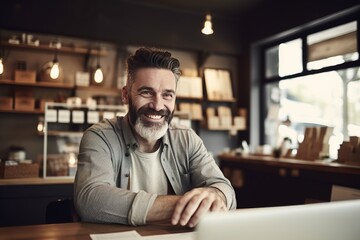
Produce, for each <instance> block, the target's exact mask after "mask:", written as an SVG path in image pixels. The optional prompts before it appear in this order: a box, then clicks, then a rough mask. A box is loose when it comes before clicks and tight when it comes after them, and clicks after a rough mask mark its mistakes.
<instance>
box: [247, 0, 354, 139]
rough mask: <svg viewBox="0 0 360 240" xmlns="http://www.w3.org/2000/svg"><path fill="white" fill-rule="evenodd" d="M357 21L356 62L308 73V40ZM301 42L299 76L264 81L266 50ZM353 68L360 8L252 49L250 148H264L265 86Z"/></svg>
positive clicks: (310, 24) (276, 36)
mask: <svg viewBox="0 0 360 240" xmlns="http://www.w3.org/2000/svg"><path fill="white" fill-rule="evenodd" d="M353 21H356V25H357V31H356V34H357V35H356V36H357V51H358V54H359V58H358V59H357V60H355V61H351V62H344V63H342V64H338V65H333V66H328V67H324V68H321V69H315V70H308V69H307V59H308V48H307V36H308V35H311V34H314V33H317V32H321V31H323V30H326V29H330V28H333V27H336V26H339V25H342V24H346V23H349V22H353ZM298 38H300V39H301V40H302V50H303V51H302V68H303V70H302V71H301V72H300V73H296V74H292V75H287V76H283V77H280V76H276V77H271V78H266V74H265V71H266V66H265V57H266V56H265V55H266V54H265V53H266V50H267V49H269V48H271V47H274V46H278V45H279V44H281V43H284V42H288V41H292V40H295V39H298ZM352 67H360V5H359V6H356V7H353V8H350V9H347V10H344V11H341V12H338V13H336V14H333V15H330V16H328V17H324V18H322V19H319V20H316V21H313V22H311V23H308V24H305V25H302V26H299V27H297V28H294V29H291V30H288V31H286V32H283V33H280V34H277V35H274V36H272V37H269V38H267V39H264V40H261V41H258V42H256V43H253V44H252V45H251V84H250V93H251V94H250V109H251V111H250V126H251V127H250V142H251V145H252V146H258V145H263V144H265V126H264V122H265V118H266V98H265V96H266V92H265V90H266V85H267V84H270V83H276V82H279V81H281V80H286V79H291V78H296V77H301V76H307V75H313V74H318V73H323V72H329V71H336V70H341V69H347V68H352Z"/></svg>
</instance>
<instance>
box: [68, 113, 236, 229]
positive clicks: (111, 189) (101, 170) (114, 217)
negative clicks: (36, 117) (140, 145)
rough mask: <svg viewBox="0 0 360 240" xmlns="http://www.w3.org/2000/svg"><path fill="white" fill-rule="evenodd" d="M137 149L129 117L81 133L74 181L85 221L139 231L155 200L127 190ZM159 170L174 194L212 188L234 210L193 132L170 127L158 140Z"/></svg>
mask: <svg viewBox="0 0 360 240" xmlns="http://www.w3.org/2000/svg"><path fill="white" fill-rule="evenodd" d="M136 147H137V143H136V140H135V137H134V135H133V134H132V131H131V129H130V125H129V122H128V117H127V116H125V117H116V118H113V119H111V120H109V119H106V120H103V121H102V122H100V123H98V124H94V125H93V126H91V127H90V128H89V129H88V130H86V131H85V133H84V136H83V138H82V140H81V143H80V150H79V156H78V169H77V173H76V177H75V187H74V188H75V189H74V191H75V193H74V195H75V196H74V201H75V207H76V210H77V212H78V214H79V215H80V217H81V218H82V220H83V221H89V222H106V223H121V224H130V225H142V224H145V223H146V215H147V213H148V210H149V209H150V207H151V206H152V204H153V202H154V201H155V198H156V196H157V195H156V194H150V193H147V192H145V191H140V192H138V193H135V192H131V191H129V190H128V180H129V173H130V164H131V157H130V154H133V152H134V150H135V149H136ZM160 159H161V164H162V167H163V169H164V172H165V174H166V176H167V178H168V181H169V183H170V185H171V187H172V188H173V190H174V192H175V194H177V195H183V194H184V193H185V192H187V191H189V190H191V189H193V188H196V187H206V186H212V187H215V188H217V189H219V190H220V191H222V192H223V193H224V195H225V197H226V200H227V207H228V209H235V208H236V199H235V193H234V189H233V188H232V186H231V184H230V182H229V181H228V180H227V179H226V178H225V177H224V175H223V174H222V172H221V170H220V169H219V167H218V166H217V164H216V162H215V160H214V159H213V157H212V156H211V155H210V154H209V153H208V152H207V150H206V148H205V146H204V144H203V142H202V140H201V139H200V138H199V136H198V135H197V134H196V133H195V132H194V131H193V130H192V129H191V128H186V127H182V126H171V127H170V128H169V130H168V131H167V133H166V134H165V136H164V137H163V138H162V145H161V154H160Z"/></svg>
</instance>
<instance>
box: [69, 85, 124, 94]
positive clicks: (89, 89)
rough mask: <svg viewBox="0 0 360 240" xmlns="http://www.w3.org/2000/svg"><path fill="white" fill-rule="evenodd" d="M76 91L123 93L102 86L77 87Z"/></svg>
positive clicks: (119, 90)
mask: <svg viewBox="0 0 360 240" xmlns="http://www.w3.org/2000/svg"><path fill="white" fill-rule="evenodd" d="M75 89H76V90H80V91H102V92H109V93H115V94H118V93H121V89H117V88H110V87H102V86H87V87H82V86H76V87H75Z"/></svg>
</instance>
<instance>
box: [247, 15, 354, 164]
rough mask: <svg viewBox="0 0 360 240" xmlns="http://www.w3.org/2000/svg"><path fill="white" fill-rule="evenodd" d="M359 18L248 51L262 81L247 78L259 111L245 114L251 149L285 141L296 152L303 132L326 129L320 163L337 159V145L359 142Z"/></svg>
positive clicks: (316, 26)
mask: <svg viewBox="0 0 360 240" xmlns="http://www.w3.org/2000/svg"><path fill="white" fill-rule="evenodd" d="M359 14H360V11H359V8H354V9H350V10H348V11H345V12H343V13H342V14H338V15H336V16H335V17H333V18H327V19H326V20H322V21H317V22H315V23H313V24H309V25H307V26H306V27H303V28H299V29H301V30H298V31H292V33H291V34H288V35H286V36H284V35H281V36H280V35H279V36H280V37H276V36H274V37H273V38H271V39H270V40H266V42H265V41H264V42H259V43H257V44H255V45H254V46H253V48H252V55H253V59H255V60H253V62H252V64H253V65H254V68H255V69H253V72H256V73H263V75H262V74H254V76H253V77H252V81H253V84H252V86H253V87H252V88H253V89H252V100H253V102H256V101H257V103H258V106H257V109H261V112H260V114H256V113H251V115H252V117H251V129H250V134H251V135H250V136H251V144H252V145H253V144H255V145H256V144H259V145H264V144H268V145H271V146H272V147H274V148H276V147H279V146H280V144H281V142H282V141H283V140H284V138H289V139H291V142H292V145H293V148H297V147H298V145H299V143H301V142H302V141H303V138H304V133H305V128H306V127H310V126H315V127H321V126H327V127H329V128H330V129H332V134H331V136H330V137H329V150H328V151H327V154H325V155H323V157H324V158H325V157H326V158H328V157H330V158H331V159H337V151H338V148H339V145H340V144H341V143H342V142H343V141H347V140H349V136H359V137H360V61H359V49H358V45H359V44H358V39H359V33H358V30H357V26H358V24H359V23H358V17H357V16H359ZM281 39H286V40H284V41H282V40H281ZM261 62H263V64H261ZM262 66H263V67H262ZM261 68H263V69H261ZM254 70H255V71H254ZM254 93H255V94H254ZM253 95H254V96H253ZM256 98H257V99H256ZM252 107H254V106H252ZM256 125H257V126H258V127H256ZM256 129H260V131H258V132H257V131H256ZM253 140H255V141H253Z"/></svg>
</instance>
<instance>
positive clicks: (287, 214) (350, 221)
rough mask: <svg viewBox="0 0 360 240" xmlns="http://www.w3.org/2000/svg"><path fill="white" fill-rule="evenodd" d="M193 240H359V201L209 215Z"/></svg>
mask: <svg viewBox="0 0 360 240" xmlns="http://www.w3.org/2000/svg"><path fill="white" fill-rule="evenodd" d="M196 240H360V200H349V201H340V202H327V203H313V204H306V205H296V206H284V207H268V208H253V209H238V210H235V211H231V212H222V213H210V214H208V215H205V216H204V217H203V218H202V219H201V221H200V223H199V224H198V226H197V228H196Z"/></svg>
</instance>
